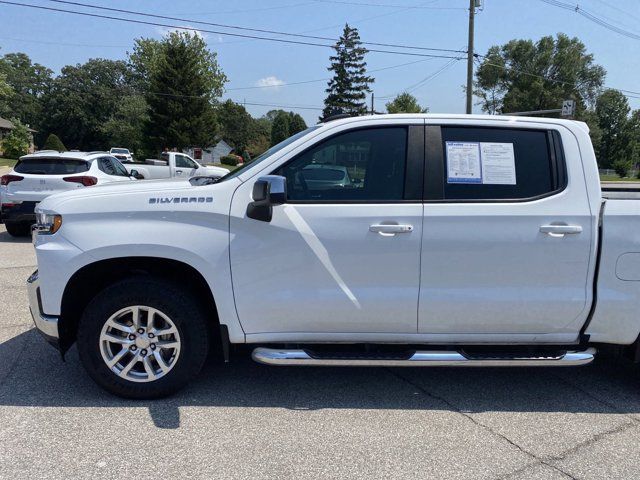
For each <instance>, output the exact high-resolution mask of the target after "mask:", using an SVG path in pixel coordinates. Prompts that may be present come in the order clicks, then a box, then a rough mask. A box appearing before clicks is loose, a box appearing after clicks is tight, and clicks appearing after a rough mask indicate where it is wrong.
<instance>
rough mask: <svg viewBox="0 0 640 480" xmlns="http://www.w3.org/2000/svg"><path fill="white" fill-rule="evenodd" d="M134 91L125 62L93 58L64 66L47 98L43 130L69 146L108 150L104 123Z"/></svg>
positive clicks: (82, 148) (108, 140) (108, 141)
mask: <svg viewBox="0 0 640 480" xmlns="http://www.w3.org/2000/svg"><path fill="white" fill-rule="evenodd" d="M132 93H133V89H132V86H131V84H130V78H129V70H128V68H127V64H126V63H125V62H123V61H120V60H117V61H116V60H106V59H102V58H94V59H91V60H89V61H87V62H86V63H84V64H78V65H75V66H70V65H68V66H66V67H63V68H62V71H61V73H60V75H59V76H58V77H56V78H55V80H54V81H53V84H52V87H51V92H50V93H49V94H48V95H47V96H46V97H45V103H44V106H45V109H44V112H45V113H46V115H45V116H44V119H43V122H42V128H43V131H48V132H55V133H56V134H57V135H58V136H59V137H60V138H61V139H62V140H63V142H64V143H65V145H67V146H69V147H70V148H77V149H80V150H102V149H106V148H108V147H109V146H110V145H109V143H110V139H109V136H108V134H107V133H106V132H105V129H104V125H105V124H106V123H107V122H108V121H109V120H110V119H111V118H112V116H113V115H114V112H117V110H118V107H119V106H120V105H121V104H122V103H123V102H124V101H125V100H124V99H125V98H126V97H127V96H129V95H131V94H132Z"/></svg>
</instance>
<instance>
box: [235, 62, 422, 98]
mask: <svg viewBox="0 0 640 480" xmlns="http://www.w3.org/2000/svg"><path fill="white" fill-rule="evenodd" d="M427 60H433V59H431V58H424V59H422V60H415V61H413V62H406V63H400V64H398V65H390V66H388V67H382V68H374V69H373V70H368V71H367V73H376V72H382V71H384V70H391V69H394V68H400V67H406V66H407V65H415V64H416V63H422V62H426V61H427ZM329 80H331V77H324V78H317V79H314V80H301V81H298V82H288V83H282V84H280V85H262V86H258V85H254V86H251V87H233V88H227V89H225V90H226V91H227V92H231V91H236V90H255V89H262V88H279V87H289V86H293V85H304V84H307V83H319V82H326V81H329Z"/></svg>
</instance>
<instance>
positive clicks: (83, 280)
mask: <svg viewBox="0 0 640 480" xmlns="http://www.w3.org/2000/svg"><path fill="white" fill-rule="evenodd" d="M135 275H149V276H153V277H159V278H163V279H165V280H169V281H171V282H173V283H176V284H177V285H178V286H180V287H185V288H187V289H189V290H190V291H193V292H195V296H196V298H197V299H199V301H200V303H201V305H202V307H203V308H204V309H205V312H206V314H207V317H208V318H209V320H210V321H209V325H210V328H211V334H212V340H213V342H212V346H215V347H220V342H221V341H222V344H223V345H224V344H225V342H227V341H228V340H227V339H226V338H221V332H222V335H223V336H224V334H225V332H226V329H224V328H223V329H221V328H220V322H219V316H218V309H217V307H216V302H215V299H214V296H213V292H212V291H211V288H210V287H209V284H208V283H207V281H206V280H205V278H204V277H203V276H202V274H201V273H200V272H198V270H196V269H195V268H194V267H192V266H191V265H189V264H187V263H184V262H181V261H179V260H173V259H168V258H159V257H144V256H132V257H119V258H110V259H105V260H98V261H96V262H92V263H89V264H87V265H85V266H83V267H82V268H80V269H79V270H78V271H77V272H75V273H74V274H73V275H72V276H71V278H70V279H69V281H68V282H67V284H66V286H65V288H64V292H63V295H62V302H61V307H60V320H59V324H58V332H59V336H60V343H59V345H60V350H61V351H62V353H63V354H64V353H65V352H66V351H67V350H68V349H69V348H70V347H71V346H72V345H73V343H74V342H75V340H76V335H77V331H78V324H79V322H80V318H81V316H82V314H83V312H84V310H85V309H86V307H87V305H88V304H89V302H90V301H91V300H92V299H93V298H94V297H95V296H96V295H97V294H98V293H99V292H100V291H102V290H103V289H104V288H106V287H107V286H109V285H112V284H114V283H116V282H118V281H120V280H123V279H125V278H129V277H131V276H135ZM177 280H178V281H177Z"/></svg>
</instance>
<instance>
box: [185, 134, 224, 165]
mask: <svg viewBox="0 0 640 480" xmlns="http://www.w3.org/2000/svg"><path fill="white" fill-rule="evenodd" d="M232 151H233V147H232V146H231V145H229V144H228V143H227V142H225V141H224V140H220V141H219V142H218V143H216V144H215V145H213V146H210V147H206V148H200V147H191V148H188V149H186V151H185V152H184V153H186V154H187V155H189V156H190V157H192V158H193V159H195V160H197V161H198V162H200V163H202V164H211V163H220V158H221V157H224V156H225V155H229V154H230V153H231V152H232Z"/></svg>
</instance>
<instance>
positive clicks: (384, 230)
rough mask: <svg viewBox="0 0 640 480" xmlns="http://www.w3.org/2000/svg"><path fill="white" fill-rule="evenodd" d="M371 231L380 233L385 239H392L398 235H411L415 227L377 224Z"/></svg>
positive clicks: (370, 228)
mask: <svg viewBox="0 0 640 480" xmlns="http://www.w3.org/2000/svg"><path fill="white" fill-rule="evenodd" d="M369 231H370V232H374V233H379V234H380V235H383V236H385V237H392V236H394V235H395V234H396V233H409V232H412V231H413V225H398V224H384V223H381V224H375V225H370V226H369Z"/></svg>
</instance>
